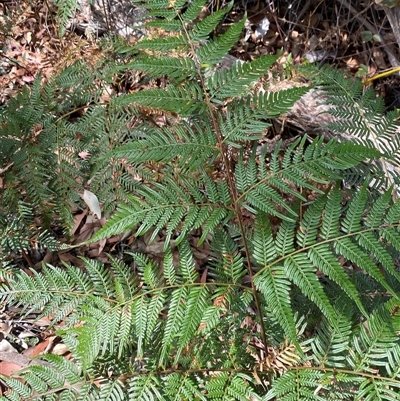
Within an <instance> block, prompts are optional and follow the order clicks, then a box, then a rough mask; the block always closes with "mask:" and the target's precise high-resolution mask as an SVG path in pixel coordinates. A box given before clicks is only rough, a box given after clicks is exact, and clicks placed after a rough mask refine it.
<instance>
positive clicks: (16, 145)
mask: <svg viewBox="0 0 400 401" xmlns="http://www.w3.org/2000/svg"><path fill="white" fill-rule="evenodd" d="M204 4H205V1H200V0H195V1H193V2H190V4H187V8H185V6H186V2H184V1H177V2H170V1H163V0H161V1H159V0H153V1H152V2H151V3H149V4H147V7H148V8H149V15H150V16H152V17H158V18H157V19H150V21H148V22H147V26H148V27H150V26H157V29H158V30H159V32H161V31H162V29H164V30H165V31H166V32H168V34H169V35H165V36H163V35H160V37H154V38H146V39H143V40H142V41H140V42H139V43H138V44H137V45H135V46H133V47H132V46H125V47H124V46H121V44H120V43H115V53H116V54H118V57H117V59H118V61H111V59H110V60H108V61H104V62H103V64H102V71H103V74H102V75H101V74H99V73H98V72H96V71H98V70H99V69H90V68H88V66H86V65H83V64H81V63H78V64H76V65H74V66H72V67H70V68H68V69H66V70H65V71H63V72H62V73H61V74H60V75H59V76H58V77H55V78H54V79H53V80H52V81H50V82H48V83H46V84H44V85H40V80H39V79H38V80H37V81H36V82H35V84H34V85H33V87H32V88H31V90H30V91H29V90H28V89H24V91H23V92H22V93H21V94H20V95H19V96H18V97H17V98H16V99H13V100H11V101H10V102H9V103H8V105H7V106H6V107H5V108H4V109H3V110H2V114H1V122H0V129H1V131H0V155H1V157H2V158H4V160H5V166H8V167H7V169H5V171H4V178H3V180H4V188H5V189H4V191H3V194H2V200H1V209H0V212H1V214H0V224H1V230H2V234H3V239H2V240H1V243H0V247H1V248H2V249H10V250H14V251H15V250H18V249H28V248H29V247H30V240H31V238H33V237H34V236H35V235H36V237H37V238H39V237H40V238H44V240H43V241H42V240H40V239H39V240H38V241H39V242H43V243H44V245H46V246H53V247H56V246H57V244H55V243H54V239H53V238H52V237H51V235H50V231H49V230H51V229H53V228H54V222H56V223H57V224H60V225H62V226H63V228H64V229H65V230H66V231H67V230H68V228H71V226H72V224H71V223H72V216H71V212H70V210H71V207H72V206H78V205H79V202H81V200H80V198H79V195H78V193H79V192H82V191H83V189H85V187H88V186H90V190H91V191H92V192H94V193H95V194H96V195H97V196H98V198H99V199H100V202H101V204H102V205H103V213H104V215H105V216H106V217H107V222H106V223H105V225H104V226H103V227H102V228H101V229H100V230H99V231H98V232H97V233H96V234H95V235H94V237H93V238H91V240H90V241H98V240H101V239H106V238H109V237H111V236H114V235H117V234H125V233H128V234H130V235H133V236H134V237H135V238H138V237H140V236H144V237H145V238H147V241H148V242H149V243H151V241H153V240H155V239H156V238H164V239H165V242H164V244H163V250H162V256H161V257H158V258H153V257H152V256H151V255H150V254H146V253H143V252H125V253H124V254H123V255H119V256H118V257H117V256H115V255H109V263H107V264H104V263H101V262H99V261H96V260H91V259H88V258H82V263H83V266H80V267H78V266H74V265H70V264H64V265H62V266H52V265H50V264H47V265H46V266H44V267H43V269H42V270H41V271H40V272H38V271H35V270H33V269H31V270H29V271H24V270H17V269H14V268H12V267H11V266H10V265H9V264H8V263H4V264H3V266H4V267H3V274H2V280H3V279H4V280H3V281H2V284H1V287H0V299H1V302H2V303H3V304H5V305H19V306H21V307H22V308H23V312H24V313H27V314H28V313H30V312H31V311H32V310H34V311H36V312H37V313H38V318H40V317H43V316H46V317H49V316H50V317H51V319H52V325H54V327H55V330H56V331H57V335H59V336H60V338H61V339H62V340H63V342H64V343H65V345H66V346H67V347H68V348H69V350H70V351H71V354H72V358H73V359H72V360H66V359H65V358H63V357H59V356H55V355H45V356H43V357H42V358H41V359H40V360H39V361H38V362H39V363H38V364H37V365H35V366H31V367H29V368H28V369H26V370H24V371H22V372H19V373H18V375H19V376H20V377H22V378H23V379H24V380H23V381H21V380H18V379H17V378H16V377H11V378H10V377H2V381H3V382H4V384H5V385H6V386H8V388H9V389H10V390H9V393H7V395H5V396H3V397H2V399H8V400H27V399H43V400H47V399H52V400H53V399H54V400H70V399H71V400H72V399H78V400H132V399H134V400H142V399H143V400H154V399H157V400H209V399H211V400H279V401H281V400H308V399H310V400H340V399H344V400H368V399H371V400H372V399H382V400H383V399H384V400H397V399H399V397H398V393H399V386H400V371H399V365H400V364H399V361H400V341H399V338H398V332H399V331H400V320H399V316H400V314H399V308H400V300H399V295H398V294H399V290H400V274H399V272H398V265H397V264H396V261H395V257H396V256H397V255H398V253H399V252H400V233H399V219H400V203H399V202H398V201H396V190H395V189H394V188H395V187H394V186H388V185H387V184H388V182H387V180H386V178H387V174H386V171H385V170H384V169H383V171H379V168H375V169H374V168H373V167H372V166H373V163H375V164H376V163H382V164H384V163H387V162H388V161H387V159H385V157H386V156H387V155H386V154H387V153H390V152H392V151H395V152H397V145H396V141H395V140H394V141H393V142H390V141H389V142H388V141H387V140H386V141H384V140H383V139H384V138H387V137H385V135H389V134H392V135H393V134H394V130H395V123H394V114H390V113H389V114H388V115H385V114H384V112H383V109H382V105H381V103H380V101H379V100H377V99H375V97H372V96H371V94H370V93H369V92H363V90H362V87H361V86H357V85H358V84H357V83H356V84H355V83H354V82H353V81H351V80H347V79H345V78H344V77H343V76H341V75H340V74H338V73H335V72H329V71H328V70H320V71H319V72H316V71H314V74H316V75H315V76H316V77H319V78H318V79H317V82H316V83H317V84H318V85H321V86H322V87H323V88H324V89H325V90H326V93H327V95H328V100H329V101H330V102H331V104H332V105H333V106H334V108H333V109H331V113H332V114H334V115H335V116H336V117H337V118H338V122H337V123H336V124H335V125H332V129H335V130H336V131H338V133H342V134H349V133H351V134H352V135H356V136H357V137H358V138H359V141H358V140H357V141H339V140H331V141H328V142H327V141H324V139H323V138H314V139H312V138H310V137H308V136H307V135H304V136H303V137H299V138H297V139H295V140H293V141H292V142H291V143H290V144H288V143H285V142H279V143H278V144H277V145H276V147H275V148H274V149H273V151H272V152H268V149H267V147H265V146H263V145H262V144H260V142H259V141H260V140H262V139H263V138H264V136H265V131H266V129H267V128H268V127H269V126H270V119H271V118H275V117H277V116H279V115H281V114H282V113H285V112H286V111H287V110H288V109H289V108H290V107H291V106H292V105H293V103H294V102H295V101H296V100H297V99H299V98H300V97H301V96H302V95H303V94H304V93H306V92H307V90H308V89H309V88H308V87H301V88H293V89H287V90H285V91H280V92H276V93H275V92H272V93H270V92H267V91H264V90H261V91H260V90H257V89H256V87H255V85H254V84H255V83H256V82H257V80H258V79H259V78H260V77H261V76H263V75H264V73H265V72H266V70H268V69H271V68H272V65H273V63H274V62H275V60H276V58H275V57H273V56H265V57H261V58H260V59H257V60H255V61H252V62H243V63H242V62H237V63H234V64H233V66H232V67H231V68H230V69H226V70H223V69H219V68H218V67H219V64H220V63H221V62H222V59H223V57H224V56H225V55H226V54H227V53H228V51H229V50H230V49H231V47H232V46H233V45H234V44H235V43H236V42H237V40H238V39H239V36H240V33H241V31H242V28H243V24H244V19H243V20H242V21H240V22H238V23H236V24H232V26H230V27H229V28H228V29H227V30H226V31H225V32H223V33H222V34H220V35H219V34H218V33H219V28H218V27H219V23H220V21H222V19H223V18H224V16H225V15H226V13H227V12H228V10H229V7H228V9H223V10H219V11H217V12H215V13H214V14H211V15H210V16H208V17H205V18H204V19H201V18H198V16H199V14H200V11H201V9H202V6H203V5H204ZM161 36H162V37H161ZM133 55H134V56H135V57H133ZM132 70H137V71H141V72H142V73H143V74H144V75H145V78H144V82H146V83H148V82H149V81H150V80H151V79H153V78H163V81H165V80H166V81H167V85H165V86H162V85H160V86H159V87H157V88H151V89H143V90H141V91H137V92H133V93H127V94H121V95H120V96H118V97H113V98H112V99H111V100H110V101H109V102H108V103H107V104H103V103H102V95H103V94H104V93H103V92H104V90H107V89H109V85H110V84H111V83H113V82H115V80H116V78H117V77H121V75H122V74H124V73H128V71H132ZM338 88H339V89H338ZM329 96H331V97H329ZM355 100H356V102H355ZM148 110H151V111H152V112H155V113H159V114H156V115H160V114H162V115H163V117H164V120H163V121H164V123H159V122H158V121H155V120H154V119H152V118H146V116H145V114H146V113H144V112H143V111H148ZM133 120H134V122H132V121H133ZM372 137H373V139H371V138H372ZM81 152H85V153H88V154H90V157H89V158H87V159H86V158H82V157H81V156H80V153H81ZM390 163H396V158H395V157H394V158H393V160H390ZM366 166H367V167H369V169H366ZM391 177H392V178H391V181H389V183H393V184H394V183H395V179H393V177H394V175H392V176H391ZM349 183H350V184H349ZM351 184H352V185H353V186H351ZM20 188H23V190H22V191H21V190H20ZM115 204H117V209H116V210H115V209H114V205H115ZM49 206H51V207H49ZM35 220H38V221H40V226H38V225H35V223H34V222H35ZM46 229H47V231H46ZM150 245H151V244H150ZM199 255H203V257H200V256H199ZM204 255H205V257H204ZM201 260H203V261H201ZM60 322H63V325H62V326H59V323H60Z"/></svg>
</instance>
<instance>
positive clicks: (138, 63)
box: [123, 57, 197, 82]
mask: <svg viewBox="0 0 400 401" xmlns="http://www.w3.org/2000/svg"><path fill="white" fill-rule="evenodd" d="M126 68H129V69H132V70H141V71H144V72H145V73H146V74H149V75H150V76H154V77H161V76H163V75H167V76H168V77H169V78H170V79H175V80H178V82H179V81H183V80H186V79H188V78H191V77H193V76H194V75H195V74H196V73H197V70H196V65H195V63H194V61H193V60H192V59H191V58H188V57H186V58H177V57H157V58H156V59H155V58H154V57H153V58H152V57H147V58H145V57H143V58H140V59H139V60H135V61H134V62H131V63H128V64H126V65H124V66H123V69H124V70H125V69H126Z"/></svg>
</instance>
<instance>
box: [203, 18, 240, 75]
mask: <svg viewBox="0 0 400 401" xmlns="http://www.w3.org/2000/svg"><path fill="white" fill-rule="evenodd" d="M245 20H246V18H243V19H242V20H241V21H240V22H239V23H236V24H233V25H231V26H230V27H229V28H228V30H227V31H226V32H225V33H224V34H222V35H221V36H219V37H218V38H217V39H215V40H212V41H210V42H209V43H207V44H206V45H204V46H201V47H200V48H199V49H197V50H196V57H197V59H198V61H199V64H200V65H201V66H204V67H213V66H215V65H216V64H218V63H219V62H221V59H222V58H223V57H224V56H226V55H227V54H228V52H229V51H230V50H231V48H232V47H233V45H234V44H235V43H236V42H237V41H238V39H239V37H240V34H241V33H242V31H243V28H244V24H245Z"/></svg>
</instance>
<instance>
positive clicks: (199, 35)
mask: <svg viewBox="0 0 400 401" xmlns="http://www.w3.org/2000/svg"><path fill="white" fill-rule="evenodd" d="M231 8H232V4H231V5H230V6H229V7H225V8H221V9H219V10H218V11H215V12H214V13H212V14H210V15H208V16H207V17H205V18H204V19H203V20H202V21H200V22H198V23H197V24H195V25H194V26H193V28H192V29H191V30H190V31H189V32H188V35H189V41H190V43H192V44H193V45H196V44H197V43H201V42H202V41H204V40H207V39H208V37H209V35H210V33H211V32H212V31H213V30H214V29H215V28H216V27H217V26H218V24H219V23H220V22H221V20H222V19H223V18H224V16H225V15H226V14H227V13H228V12H229V11H230V10H231Z"/></svg>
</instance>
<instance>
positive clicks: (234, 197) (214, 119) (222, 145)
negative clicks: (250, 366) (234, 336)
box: [177, 12, 268, 354]
mask: <svg viewBox="0 0 400 401" xmlns="http://www.w3.org/2000/svg"><path fill="white" fill-rule="evenodd" d="M177 16H178V18H179V19H180V21H181V23H182V27H183V29H184V31H185V35H186V36H187V38H188V39H189V40H188V42H189V44H190V47H191V50H192V53H193V56H194V57H195V56H196V51H195V49H194V46H193V43H192V41H191V40H190V35H189V33H188V31H187V29H186V27H185V24H184V22H183V20H182V18H181V15H180V13H179V12H177ZM196 68H197V75H198V78H199V80H200V85H201V87H202V88H203V93H204V95H205V103H206V105H207V108H208V111H209V115H210V118H211V122H212V126H213V128H214V132H215V135H216V137H217V147H218V150H219V152H220V154H221V157H222V163H223V165H224V168H225V171H226V176H227V183H228V188H229V192H230V196H231V199H232V202H233V204H234V205H235V206H234V213H235V215H236V217H237V220H238V225H239V230H240V235H241V238H242V241H243V246H244V250H245V253H246V262H247V266H248V271H249V275H250V283H251V290H252V293H253V298H254V302H255V305H256V309H257V315H258V317H259V320H260V327H261V337H262V342H263V345H264V351H265V353H266V354H268V351H267V349H268V341H267V336H266V330H265V325H264V320H263V316H262V313H261V303H260V299H259V297H258V292H257V289H256V287H255V284H254V279H253V276H254V271H253V268H252V263H251V258H250V250H249V246H248V244H247V240H246V231H245V229H244V226H243V221H242V219H241V216H242V211H241V210H240V206H239V203H238V198H237V192H236V185H235V183H234V181H233V178H232V169H231V167H232V166H231V163H230V161H229V158H228V156H227V151H226V150H227V147H228V145H227V144H225V142H224V140H223V135H222V132H221V129H220V126H219V124H218V119H217V117H216V115H215V109H214V106H213V104H212V103H211V100H210V95H209V92H208V90H207V89H206V85H205V82H204V76H203V74H202V72H201V66H200V62H199V60H197V62H196Z"/></svg>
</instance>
